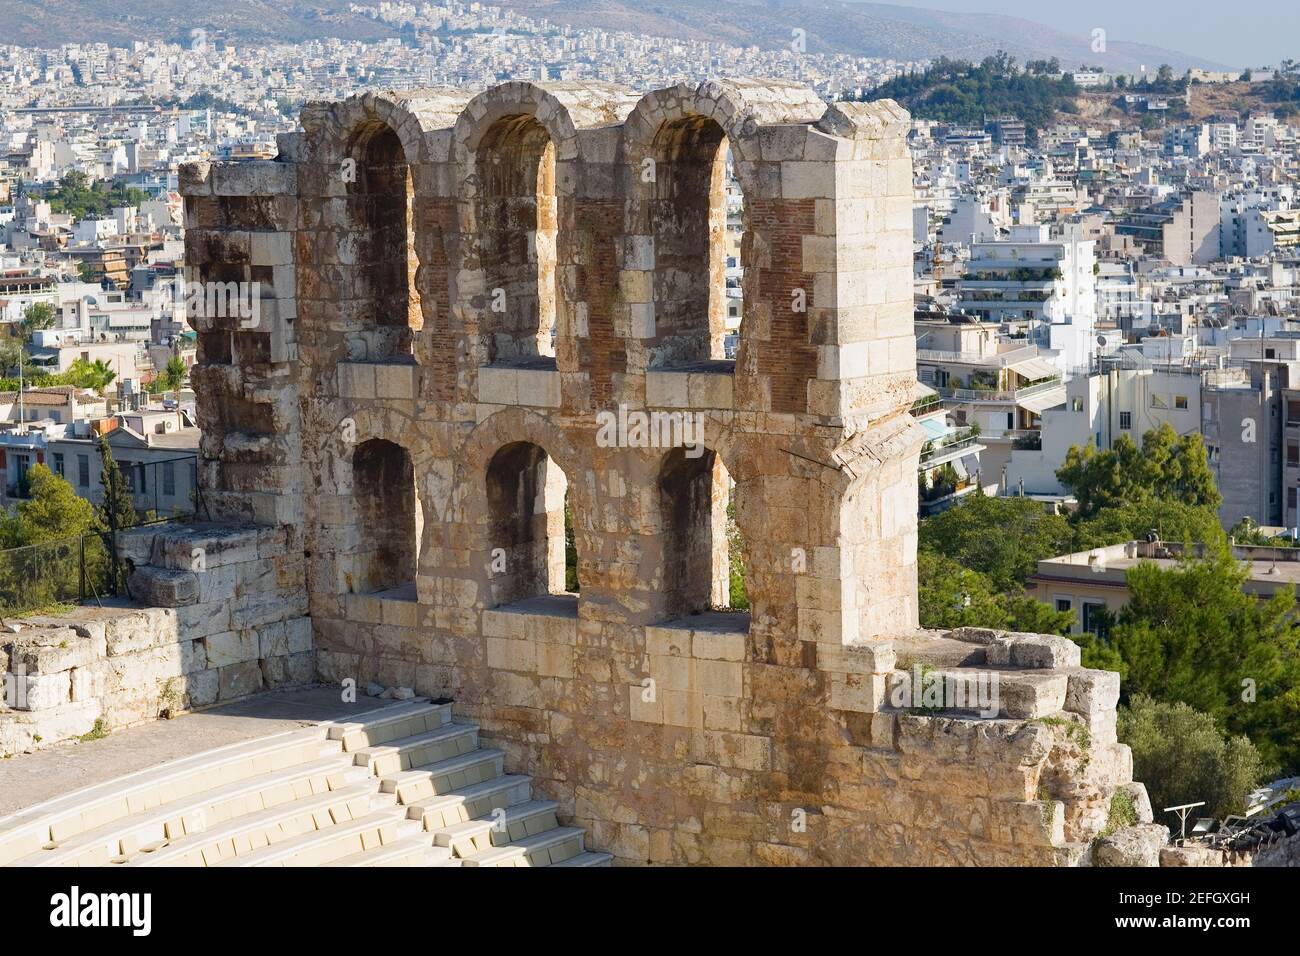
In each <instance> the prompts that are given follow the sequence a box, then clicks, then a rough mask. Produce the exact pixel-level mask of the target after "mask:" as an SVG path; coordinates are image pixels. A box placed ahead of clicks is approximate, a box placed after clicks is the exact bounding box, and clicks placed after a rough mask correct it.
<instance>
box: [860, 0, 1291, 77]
mask: <svg viewBox="0 0 1300 956" xmlns="http://www.w3.org/2000/svg"><path fill="white" fill-rule="evenodd" d="M879 2H886V3H888V2H893V3H894V4H896V5H898V6H904V7H928V8H930V9H933V10H952V11H956V12H960V13H1003V14H1007V15H1008V16H1017V17H1024V18H1025V19H1027V20H1035V21H1037V22H1039V23H1042V24H1045V25H1046V26H1050V27H1055V28H1056V29H1058V30H1063V31H1067V32H1079V33H1082V34H1084V35H1085V36H1087V35H1091V32H1092V30H1093V28H1094V27H1103V28H1104V29H1105V30H1106V32H1107V33H1108V34H1109V35H1110V38H1111V39H1113V40H1130V41H1133V42H1135V43H1150V44H1153V45H1155V46H1162V47H1167V48H1169V49H1171V50H1181V51H1182V52H1184V53H1191V54H1195V55H1198V56H1203V57H1205V58H1207V59H1210V60H1216V61H1218V62H1221V63H1226V64H1227V65H1229V66H1264V65H1269V66H1276V65H1277V64H1278V62H1279V61H1281V60H1282V59H1283V58H1285V57H1291V58H1292V59H1300V0H1088V2H1079V0H879Z"/></svg>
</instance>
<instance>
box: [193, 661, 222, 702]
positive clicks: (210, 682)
mask: <svg viewBox="0 0 1300 956" xmlns="http://www.w3.org/2000/svg"><path fill="white" fill-rule="evenodd" d="M218 693H219V674H218V672H217V669H216V668H215V667H214V668H211V669H209V670H201V671H198V672H196V673H193V674H189V675H187V676H186V678H185V706H186V707H187V708H189V709H190V710H193V709H195V708H198V707H207V706H209V705H211V704H215V703H216V702H217V696H218Z"/></svg>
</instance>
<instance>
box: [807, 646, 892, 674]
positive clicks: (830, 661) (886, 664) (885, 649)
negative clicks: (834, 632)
mask: <svg viewBox="0 0 1300 956" xmlns="http://www.w3.org/2000/svg"><path fill="white" fill-rule="evenodd" d="M897 660H898V656H897V654H896V653H895V652H894V645H893V642H891V641H871V642H867V643H862V644H839V645H836V644H818V645H817V666H818V667H819V668H820V669H821V670H824V671H831V672H833V673H840V674H888V673H889V672H891V671H892V670H893V669H894V666H895V664H896V663H897Z"/></svg>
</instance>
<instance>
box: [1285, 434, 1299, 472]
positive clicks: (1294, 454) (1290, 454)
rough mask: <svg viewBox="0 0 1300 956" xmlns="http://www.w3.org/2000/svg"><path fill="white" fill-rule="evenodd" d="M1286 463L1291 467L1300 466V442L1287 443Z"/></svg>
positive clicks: (1291, 441)
mask: <svg viewBox="0 0 1300 956" xmlns="http://www.w3.org/2000/svg"><path fill="white" fill-rule="evenodd" d="M1286 463H1287V464H1288V465H1290V466H1300V441H1296V440H1295V439H1291V440H1290V441H1288V442H1287V443H1286Z"/></svg>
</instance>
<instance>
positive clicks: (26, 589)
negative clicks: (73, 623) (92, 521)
mask: <svg viewBox="0 0 1300 956" xmlns="http://www.w3.org/2000/svg"><path fill="white" fill-rule="evenodd" d="M116 577H117V575H116V574H115V568H114V560H113V549H112V535H111V534H109V533H99V532H95V533H91V534H85V535H78V536H77V537H73V538H62V539H60V540H58V541H46V542H43V543H41V544H32V545H27V546H26V547H22V548H10V549H9V550H6V551H0V615H5V616H8V615H13V614H21V613H24V612H28V611H34V610H39V609H41V608H46V607H50V606H52V605H57V604H80V603H83V602H85V601H94V600H96V599H98V598H101V597H105V596H112V595H115V594H116V593H117V582H116Z"/></svg>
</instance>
